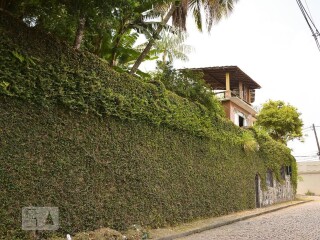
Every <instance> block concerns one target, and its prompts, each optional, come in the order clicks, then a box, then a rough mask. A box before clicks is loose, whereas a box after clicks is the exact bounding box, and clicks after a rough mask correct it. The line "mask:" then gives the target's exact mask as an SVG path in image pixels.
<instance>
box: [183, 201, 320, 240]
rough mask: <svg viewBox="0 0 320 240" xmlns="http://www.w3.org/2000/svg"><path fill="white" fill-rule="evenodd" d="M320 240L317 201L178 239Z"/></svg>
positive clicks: (319, 219) (319, 217)
mask: <svg viewBox="0 0 320 240" xmlns="http://www.w3.org/2000/svg"><path fill="white" fill-rule="evenodd" d="M210 239H218V240H235V239H237V240H241V239H272V240H275V239H276V240H280V239H286V240H287V239H290V240H300V239H302V240H313V239H319V240H320V201H314V202H310V203H306V204H302V205H298V206H294V207H290V208H286V209H283V210H279V211H277V212H273V213H268V214H265V215H262V216H258V217H254V218H251V219H248V220H245V221H240V222H237V223H233V224H230V225H226V226H223V227H219V228H216V229H212V230H209V231H205V232H202V233H198V234H194V235H191V236H188V237H184V238H179V240H210Z"/></svg>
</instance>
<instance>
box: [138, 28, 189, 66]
mask: <svg viewBox="0 0 320 240" xmlns="http://www.w3.org/2000/svg"><path fill="white" fill-rule="evenodd" d="M186 38H187V34H186V33H185V32H181V31H179V32H172V31H162V32H161V33H160V39H159V40H156V41H155V43H154V46H153V48H152V50H151V51H150V53H152V54H150V56H159V55H160V56H161V55H162V56H161V62H162V63H166V62H169V63H172V62H173V60H174V59H178V60H181V61H188V60H189V58H188V56H187V54H189V53H191V52H192V51H193V47H192V46H190V45H187V44H184V42H185V40H186ZM146 45H147V42H146V43H143V44H140V45H138V46H137V50H139V51H140V52H142V51H143V50H144V49H145V47H146ZM137 57H138V56H137Z"/></svg>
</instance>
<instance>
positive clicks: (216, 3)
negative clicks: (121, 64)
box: [130, 0, 237, 74]
mask: <svg viewBox="0 0 320 240" xmlns="http://www.w3.org/2000/svg"><path fill="white" fill-rule="evenodd" d="M171 2H172V3H171V4H170V5H169V7H168V11H167V13H166V14H165V16H164V17H163V19H162V22H161V24H160V25H159V27H158V28H157V30H156V31H155V36H154V38H151V39H150V40H149V42H148V44H147V45H146V47H145V49H144V50H143V51H142V53H141V55H140V56H139V57H138V59H137V61H136V62H135V64H134V65H133V66H132V68H131V71H130V72H131V74H134V73H135V72H136V71H137V69H138V68H139V66H140V64H141V62H142V61H143V59H144V58H145V57H146V56H147V54H148V52H149V51H150V50H151V48H152V46H153V45H154V43H155V40H156V38H157V37H158V35H159V34H160V32H161V31H162V29H163V27H164V26H165V25H166V24H167V23H168V21H169V20H170V19H171V18H172V24H173V26H175V27H178V28H180V29H183V30H185V29H186V17H187V13H188V12H191V13H192V15H193V17H194V20H195V22H196V24H197V27H198V29H199V30H201V31H202V28H203V27H202V18H203V14H204V16H205V18H206V26H207V30H208V31H210V30H211V28H212V25H213V23H214V22H218V21H219V20H221V18H222V17H224V16H226V15H228V13H229V12H230V11H231V10H232V9H233V5H234V3H235V2H237V0H221V1H220V0H196V1H195V0H180V1H173V0H172V1H171ZM202 9H203V10H204V11H203V12H202Z"/></svg>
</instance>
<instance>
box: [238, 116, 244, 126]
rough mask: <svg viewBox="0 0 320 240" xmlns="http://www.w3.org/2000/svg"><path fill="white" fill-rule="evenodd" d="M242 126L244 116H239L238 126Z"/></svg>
mask: <svg viewBox="0 0 320 240" xmlns="http://www.w3.org/2000/svg"><path fill="white" fill-rule="evenodd" d="M243 126H244V118H243V117H241V116H239V127H243Z"/></svg>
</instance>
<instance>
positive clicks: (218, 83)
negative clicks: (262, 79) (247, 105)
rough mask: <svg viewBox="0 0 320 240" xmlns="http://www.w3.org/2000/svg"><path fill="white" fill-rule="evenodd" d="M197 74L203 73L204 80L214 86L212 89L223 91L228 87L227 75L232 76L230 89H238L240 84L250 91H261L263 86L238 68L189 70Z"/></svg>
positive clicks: (224, 67) (223, 67)
mask: <svg viewBox="0 0 320 240" xmlns="http://www.w3.org/2000/svg"><path fill="white" fill-rule="evenodd" d="M186 70H191V71H195V72H203V74H204V80H205V81H206V82H207V83H208V84H210V85H211V86H212V89H215V90H223V89H225V86H226V73H229V76H230V87H231V89H233V88H238V87H239V82H242V83H244V84H245V85H246V86H248V87H249V88H250V89H259V88H261V86H260V85H259V84H258V83H256V82H255V81H254V80H253V79H252V78H251V77H249V76H248V75H247V74H246V73H245V72H243V71H242V70H241V69H240V68H239V67H237V66H222V67H204V68H188V69H186Z"/></svg>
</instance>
